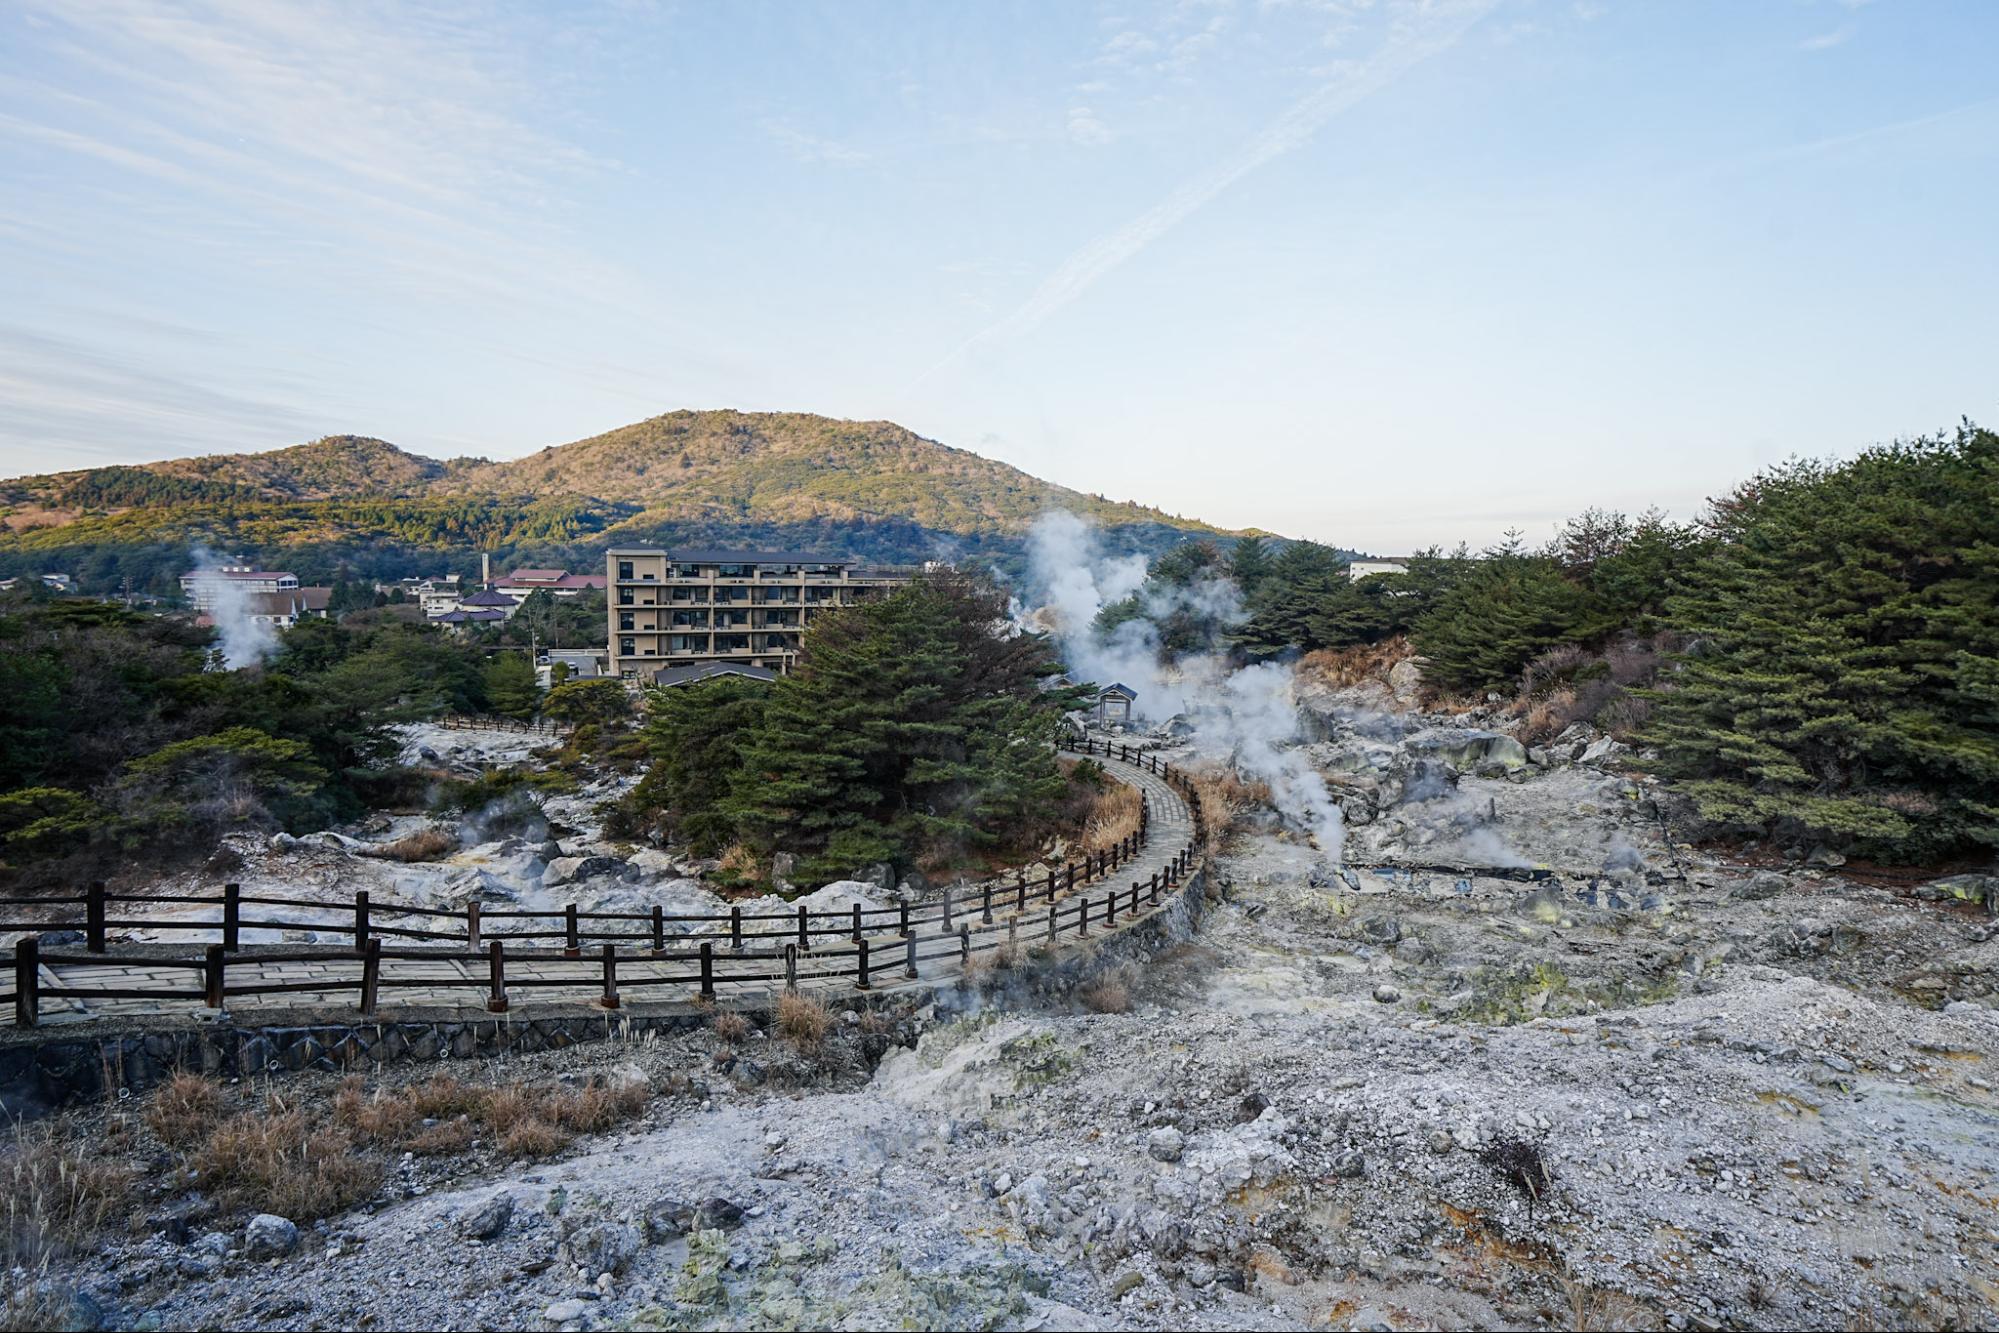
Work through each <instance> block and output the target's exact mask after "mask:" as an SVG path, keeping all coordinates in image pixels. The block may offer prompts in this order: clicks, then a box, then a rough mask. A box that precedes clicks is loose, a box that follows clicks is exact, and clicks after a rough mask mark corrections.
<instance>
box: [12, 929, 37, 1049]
mask: <svg viewBox="0 0 1999 1333" xmlns="http://www.w3.org/2000/svg"><path fill="white" fill-rule="evenodd" d="M40 954H41V939H40V937H39V936H35V935H23V936H22V937H21V938H20V939H18V940H16V941H15V942H14V1026H15V1027H17V1028H31V1027H33V1026H34V1025H35V1024H36V1023H38V1022H40V1021H41V1017H42V960H41V957H40Z"/></svg>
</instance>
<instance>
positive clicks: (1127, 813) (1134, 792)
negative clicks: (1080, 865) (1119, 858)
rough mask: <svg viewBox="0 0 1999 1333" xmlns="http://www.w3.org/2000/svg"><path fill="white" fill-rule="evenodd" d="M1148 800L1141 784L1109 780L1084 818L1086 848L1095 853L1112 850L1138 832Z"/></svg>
mask: <svg viewBox="0 0 1999 1333" xmlns="http://www.w3.org/2000/svg"><path fill="white" fill-rule="evenodd" d="M1144 803H1145V801H1144V797H1142V796H1141V795H1140V794H1139V791H1138V788H1136V787H1127V786H1126V785H1125V784H1124V783H1122V782H1115V781H1113V782H1107V783H1105V784H1104V788H1103V790H1102V791H1100V792H1098V793H1096V800H1095V802H1094V803H1093V804H1092V805H1091V807H1090V812H1089V814H1088V815H1086V816H1085V817H1084V819H1083V837H1082V843H1083V847H1084V850H1085V851H1087V852H1089V853H1091V854H1095V853H1098V852H1105V851H1109V850H1110V849H1111V848H1112V847H1115V846H1116V845H1117V844H1118V843H1119V842H1121V841H1122V840H1124V839H1125V838H1128V837H1130V836H1131V835H1132V834H1134V833H1136V832H1138V827H1139V812H1140V810H1141V809H1142V808H1143V807H1144Z"/></svg>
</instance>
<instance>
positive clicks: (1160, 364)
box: [0, 0, 1999, 554]
mask: <svg viewBox="0 0 1999 1333" xmlns="http://www.w3.org/2000/svg"><path fill="white" fill-rule="evenodd" d="M1995 60H1999V4H1992V3H1987V0H1959V2H1958V3H1922V2H1921V0H1900V2H1898V0H1877V2H1876V3H1855V2H1854V0H1719V2H1716V3H1704V2H1702V0H1680V2H1678V3H1653V2H1647V3H1639V2H1637V0H1580V2H1578V0H1176V2H1174V3H1164V4H1157V5H1148V4H1141V3H1106V4H1096V3H1091V2H1090V0H1047V2H1046V3H1018V2H1007V3H1002V2H999V0H988V2H987V3H977V4H971V3H968V4H935V3H929V2H927V0H914V2H912V3H907V4H889V3H875V2H873V0H834V2H832V3H824V4H815V3H811V2H810V0H783V2H781V3H767V4H765V3H755V2H754V0H742V2H741V3H731V4H727V5H715V4H707V3H686V4H672V3H659V4H649V3H644V2H643V0H621V2H619V3H609V4H589V3H576V4H565V5H560V6H543V5H533V4H523V5H511V4H492V3H485V2H484V0H454V2H451V3H444V4H435V5H432V4H422V5H385V4H319V3H303V4H293V3H279V2H278V0H187V2H186V3H139V2H138V0H9V3H8V4H7V5H5V6H0V473H4V474H9V475H12V474H20V473H27V472H40V471H51V470H56V469H59V468H73V467H89V466H100V465H104V464H109V463H119V462H137V461H143V460H150V459H158V458H165V457H173V456H179V455H185V454H195V453H212V452H232V451H240V450H252V449H267V448H275V447H279V446H281V445H286V444H293V443H298V442H302V441H305V440H309V439H313V438H316V437H319V436H321V435H326V434H333V433H348V432H351V433H355V434H363V435H374V436H380V437H382V438H384V439H388V440H391V441H394V442H395V443H397V444H400V445H402V446H403V447H405V448H408V449H411V450H414V451H416V452H419V453H425V454H429V455H432V456H457V455H466V454H471V455H481V456H485V457H492V458H505V457H513V456H517V455H520V454H524V453H528V452H532V451H534V450H536V449H540V448H542V447H544V446H546V445H549V444H554V443H560V442H563V441H566V440H572V439H577V438H581V437H584V436H587V435H590V434H594V433H596V432H598V431H601V430H606V429H609V428H611V427H614V426H618V425H622V424H625V423H628V422H631V421H636V420H640V419H642V418H645V417H648V416H652V415H656V414H658V413H661V412H665V411H670V410H673V409H676V408H683V407H695V408H709V407H735V408H742V409H746V410H792V411H810V412H819V413H824V414H827V415H831V416H841V417H853V418H864V419H874V418H885V419H889V420H894V421H897V422H900V423H902V424H904V425H906V426H909V427H911V428H912V429H914V430H917V431H918V432H920V433H922V434H924V435H927V436H929V437H931V438H934V439H938V440H941V441H943V442H945V443H947V444H953V445H957V446H960V447H963V448H968V449H973V450H976V451H978V452H980V453H982V454H986V455H988V456H990V457H994V458H998V459H1002V460H1004V461H1005V462H1008V463H1011V464H1013V465H1015V466H1017V467H1020V468H1023V469H1025V470H1026V471H1028V472H1031V473H1034V474H1035V475H1037V476H1041V477H1045V478H1047V479H1049V480H1051V481H1055V482H1059V483H1062V484H1065V485H1068V486H1072V487H1075V488H1077V489H1079V490H1084V491H1093V492H1099V493H1102V494H1106V495H1109V496H1111V497H1113V498H1118V499H1126V498H1129V499H1138V500H1141V501H1143V502H1146V503H1150V504H1156V505H1158V506H1160V507H1162V508H1164V509H1167V510H1169V511H1172V512H1175V513H1180V514H1185V515H1188V516H1192V517H1199V518H1203V519H1206V520H1209V521H1211V522H1216V523H1221V524H1225V525H1228V526H1231V527H1234V526H1257V527H1262V528H1266V529H1269V530H1272V531H1275V532H1279V533H1282V534H1285V535H1287V536H1302V537H1310V538H1314V539H1317V540H1321V541H1327V542H1332V543H1336V544H1340V545H1345V546H1352V547H1355V548H1358V549H1363V550H1369V551H1374V552H1377V553H1384V554H1396V553H1401V552H1404V551H1407V550H1412V549H1417V548H1420V547H1424V546H1428V545H1431V544H1433V543H1436V544H1444V545H1455V544H1456V543H1457V542H1458V541H1461V540H1462V541H1467V542H1469V543H1471V544H1472V545H1473V546H1474V547H1477V546H1480V545H1483V544H1485V543H1487V542H1490V541H1493V540H1495V539H1497V538H1498V537H1499V535H1500V534H1501V533H1502V532H1504V531H1505V530H1507V529H1509V528H1518V529H1520V530H1522V531H1524V532H1525V533H1526V534H1527V535H1528V536H1529V537H1530V538H1532V539H1538V538H1541V537H1544V536H1546V535H1548V534H1550V533H1551V532H1552V531H1553V529H1554V527H1555V526H1556V525H1557V524H1558V523H1559V522H1560V520H1561V519H1562V518H1563V517H1565V516H1567V515H1570V514H1573V513H1576V512H1578V511H1580V510H1581V509H1583V508H1586V507H1589V506H1592V505H1600V506H1609V507H1616V508H1623V509H1627V510H1632V511H1636V510H1639V509H1643V508H1645V507H1646V506H1648V505H1658V506H1660V507H1662V508H1664V509H1666V510H1668V511H1669V512H1671V513H1674V514H1676V515H1679V516H1681V517H1687V516H1691V515H1692V514H1694V513H1696V512H1697V511H1698V509H1699V507H1700V505H1701V503H1702V501H1703V498H1704V497H1706V496H1710V495H1714V494H1717V493H1719V492H1721V491H1723V490H1725V489H1727V488H1729V487H1730V486H1732V485H1733V484H1735V483H1736V482H1738V481H1741V480H1743V479H1744V478H1746V477H1747V476H1749V475H1750V474H1752V473H1753V472H1754V471H1755V470H1756V469H1758V468H1760V467H1763V466H1766V465H1769V464H1771V463H1774V462H1777V461H1780V460H1782V459H1784V458H1786V457H1789V456H1792V455H1817V456H1823V455H1839V454H1850V453H1852V452H1853V451H1855V450H1857V449H1860V448H1864V447H1866V446H1867V445H1870V444H1873V443H1877V442H1880V441H1884V440H1889V439H1893V438H1897V437H1904V436H1910V435H1915V434H1922V433H1928V432H1932V431H1936V430H1940V429H1946V428H1949V427H1952V426H1954V425H1955V424H1956V423H1957V422H1958V420H1959V419H1960V418H1962V417H1965V416H1969V417H1971V418H1973V419H1974V420H1981V421H1985V422H1993V421H1999V401H1996V400H1999V380H1995V374H1994V372H1995V369H1999V321H1995V320H1994V319H1993V318H1992V315H1991V312H1992V310H1993V309H1994V308H1995V304H1999V302H1996V301H1995V298H1999V245H1995V243H1994V240H1993V238H1994V236H1995V235H1999V223H1995V222H1994V219H1995V218H1999V93H1995V92H1994V91H1993V84H1992V80H1991V77H1990V75H1991V71H1992V69H1993V68H1994V66H1995Z"/></svg>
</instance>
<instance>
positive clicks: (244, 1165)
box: [194, 1096, 383, 1222]
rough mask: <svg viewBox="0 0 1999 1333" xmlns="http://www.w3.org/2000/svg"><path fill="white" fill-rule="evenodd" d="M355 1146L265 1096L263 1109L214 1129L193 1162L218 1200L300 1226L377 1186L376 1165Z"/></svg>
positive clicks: (300, 1111)
mask: <svg viewBox="0 0 1999 1333" xmlns="http://www.w3.org/2000/svg"><path fill="white" fill-rule="evenodd" d="M357 1147H358V1145H357V1144H356V1143H355V1140H354V1138H353V1136H352V1135H351V1134H349V1133H348V1132H347V1131H346V1130H344V1129H342V1128H340V1127H339V1126H337V1125H332V1124H328V1123H326V1122H325V1121H323V1120H320V1119H317V1118H315V1117H313V1116H310V1115H308V1114H307V1113H306V1112H305V1110H304V1109H303V1108H302V1107H300V1106H298V1105H295V1104H293V1103H291V1102H289V1101H287V1100H285V1099H284V1098H282V1097H278V1096H272V1097H270V1098H268V1099H267V1100H266V1102H265V1104H264V1108H263V1110H262V1111H259V1112H251V1113H249V1114H245V1115H239V1116H236V1117H234V1118H232V1119H229V1120H225V1121H223V1122H222V1123H221V1124H220V1125H218V1126H217V1127H216V1128H215V1131H214V1132H213V1133H212V1134H211V1135H209V1138H208V1142H207V1143H205V1144H203V1145H202V1147H201V1148H200V1150H199V1151H197V1152H196V1153H195V1155H194V1164H195V1168H196V1170H198V1171H199V1172H200V1173H201V1178H202V1179H203V1180H204V1181H205V1182H206V1183H207V1185H208V1187H209V1188H211V1189H213V1190H215V1191H216V1192H217V1193H218V1194H219V1195H220V1196H221V1197H222V1198H223V1199H224V1200H225V1201H227V1202H229V1203H231V1204H235V1205H237V1206H239V1207H243V1208H249V1209H254V1210H255V1211H257V1212H263V1213H276V1214H278V1216H280V1217H289V1218H291V1219H292V1220H293V1221H295V1222H302V1221H307V1220H309V1219H312V1218H316V1217H326V1216H328V1215H330V1214H333V1213H337V1212H339V1211H341V1210H342V1209H344V1208H347V1207H349V1206H351V1205H353V1204H356V1203H359V1202H360V1201H361V1200H363V1199H365V1198H367V1197H368V1196H369V1195H371V1194H373V1193H374V1192H375V1190H376V1188H377V1187H378V1186H379V1185H380V1184H381V1181H382V1171H383V1167H382V1163H381V1161H380V1160H379V1159H377V1158H375V1157H373V1156H371V1155H368V1154H364V1153H362V1152H360V1151H358V1150H357Z"/></svg>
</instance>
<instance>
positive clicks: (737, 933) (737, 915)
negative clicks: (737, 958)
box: [729, 907, 743, 949]
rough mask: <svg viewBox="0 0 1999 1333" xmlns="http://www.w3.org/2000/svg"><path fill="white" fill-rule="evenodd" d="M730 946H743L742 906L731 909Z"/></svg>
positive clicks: (735, 947) (734, 947) (736, 947)
mask: <svg viewBox="0 0 1999 1333" xmlns="http://www.w3.org/2000/svg"><path fill="white" fill-rule="evenodd" d="M729 947H730V948H731V949H740V948H742V947H743V909H742V908H740V907H731V908H730V909H729Z"/></svg>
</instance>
